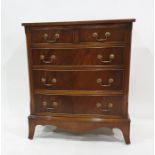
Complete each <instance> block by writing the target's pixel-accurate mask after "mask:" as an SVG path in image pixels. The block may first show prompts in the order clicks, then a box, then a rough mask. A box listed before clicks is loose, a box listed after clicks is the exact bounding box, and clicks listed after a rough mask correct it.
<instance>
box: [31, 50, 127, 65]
mask: <svg viewBox="0 0 155 155" xmlns="http://www.w3.org/2000/svg"><path fill="white" fill-rule="evenodd" d="M123 52H124V48H101V49H75V50H72V49H67V50H65V49H64V50H63V49H62V50H58V49H52V50H51V49H49V50H46V49H44V50H33V54H32V55H33V65H51V66H54V65H122V64H123V55H124V53H123Z"/></svg>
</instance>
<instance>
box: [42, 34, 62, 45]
mask: <svg viewBox="0 0 155 155" xmlns="http://www.w3.org/2000/svg"><path fill="white" fill-rule="evenodd" d="M59 38H60V34H59V33H55V34H54V36H53V40H48V34H47V33H45V34H44V40H45V41H46V42H48V43H55V42H57V40H58V39H59Z"/></svg>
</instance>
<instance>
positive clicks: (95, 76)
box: [34, 70, 123, 90]
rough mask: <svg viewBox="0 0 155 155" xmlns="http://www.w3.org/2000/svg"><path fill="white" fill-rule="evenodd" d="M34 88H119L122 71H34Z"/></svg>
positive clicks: (120, 87) (121, 83)
mask: <svg viewBox="0 0 155 155" xmlns="http://www.w3.org/2000/svg"><path fill="white" fill-rule="evenodd" d="M34 85H35V88H36V89H51V90H121V89H122V87H123V71H121V70H111V71H110V70H109V71H34Z"/></svg>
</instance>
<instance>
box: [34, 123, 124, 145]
mask: <svg viewBox="0 0 155 155" xmlns="http://www.w3.org/2000/svg"><path fill="white" fill-rule="evenodd" d="M34 138H56V139H65V140H75V141H105V142H124V140H123V136H122V133H121V131H120V130H119V129H113V130H112V129H110V128H99V129H95V130H92V131H88V132H85V133H78V134H77V133H71V132H67V131H65V130H63V129H60V128H57V127H55V126H51V125H47V126H40V125H39V126H37V128H36V134H35V136H34Z"/></svg>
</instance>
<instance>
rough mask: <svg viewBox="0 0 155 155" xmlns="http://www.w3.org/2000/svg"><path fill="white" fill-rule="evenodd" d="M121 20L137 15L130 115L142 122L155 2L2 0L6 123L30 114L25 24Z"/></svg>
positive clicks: (147, 112)
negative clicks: (23, 25) (22, 24)
mask: <svg viewBox="0 0 155 155" xmlns="http://www.w3.org/2000/svg"><path fill="white" fill-rule="evenodd" d="M121 18H136V23H133V40H132V57H131V73H130V96H129V101H130V102H129V109H130V117H131V119H132V120H134V119H135V120H136V119H141V120H142V121H143V120H145V119H150V120H151V119H153V83H154V81H153V55H154V46H153V0H149V1H148V0H108V1H105V0H77V1H75V0H65V1H62V0H56V1H55V0H2V74H3V75H2V80H3V82H2V97H3V98H2V103H3V107H2V108H3V111H2V112H3V116H4V118H5V119H3V120H4V121H5V122H4V124H5V125H4V127H5V126H7V125H8V124H9V119H8V118H9V116H11V118H12V119H18V118H21V119H23V120H24V121H27V120H26V117H27V115H28V114H29V87H28V70H27V55H26V45H25V33H24V28H23V27H22V26H21V23H22V22H53V21H72V20H93V19H94V20H101V19H121ZM24 123H27V122H24ZM12 124H13V123H12ZM25 127H27V126H26V125H25ZM5 130H6V129H5ZM26 130H27V129H25V131H26ZM151 131H152V130H151ZM24 134H27V133H24ZM4 136H5V135H4ZM24 136H26V135H23V137H24ZM4 138H5V137H4ZM24 138H25V137H24ZM16 155H17V154H16Z"/></svg>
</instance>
